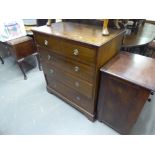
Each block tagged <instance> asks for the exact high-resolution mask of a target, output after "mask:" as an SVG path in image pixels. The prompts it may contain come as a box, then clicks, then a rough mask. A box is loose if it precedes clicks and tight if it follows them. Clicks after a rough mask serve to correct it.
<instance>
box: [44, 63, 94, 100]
mask: <svg viewBox="0 0 155 155" xmlns="http://www.w3.org/2000/svg"><path fill="white" fill-rule="evenodd" d="M43 70H44V72H45V74H47V75H48V76H49V77H51V78H55V79H57V80H59V81H61V82H62V83H64V84H65V85H67V86H69V87H71V88H73V89H74V90H76V91H78V92H80V93H81V94H83V95H85V96H87V97H88V98H92V97H93V85H92V84H91V83H89V82H86V81H84V80H82V79H80V78H78V77H76V76H73V75H71V74H68V73H67V72H64V71H62V70H60V69H58V68H56V67H55V66H52V65H49V64H43Z"/></svg>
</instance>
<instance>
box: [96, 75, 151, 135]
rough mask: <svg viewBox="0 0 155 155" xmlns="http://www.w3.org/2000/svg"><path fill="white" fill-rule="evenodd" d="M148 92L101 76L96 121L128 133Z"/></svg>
mask: <svg viewBox="0 0 155 155" xmlns="http://www.w3.org/2000/svg"><path fill="white" fill-rule="evenodd" d="M148 96H149V91H148V90H146V89H144V88H142V87H139V86H137V85H134V84H132V83H129V82H126V81H123V80H121V79H118V78H115V77H112V76H110V75H107V74H102V78H101V87H100V92H99V102H98V108H97V111H98V120H100V121H104V122H106V123H107V124H108V125H110V126H111V127H112V128H114V129H115V130H117V131H119V132H120V133H128V132H129V131H130V129H131V128H132V126H133V125H134V123H135V122H136V120H137V118H138V115H139V113H140V112H141V109H142V108H143V105H144V103H145V102H146V100H147V98H148Z"/></svg>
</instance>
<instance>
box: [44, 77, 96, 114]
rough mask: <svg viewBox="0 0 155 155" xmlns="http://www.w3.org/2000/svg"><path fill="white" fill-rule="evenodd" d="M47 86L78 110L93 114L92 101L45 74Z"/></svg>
mask: <svg viewBox="0 0 155 155" xmlns="http://www.w3.org/2000/svg"><path fill="white" fill-rule="evenodd" d="M45 77H46V80H47V85H48V87H49V88H52V89H53V90H54V91H56V92H58V93H59V94H60V95H61V96H60V97H62V98H65V99H66V100H69V101H71V102H72V104H73V105H77V106H78V108H82V109H84V110H86V111H88V112H89V113H92V114H93V112H94V102H93V100H92V99H90V98H87V97H86V96H84V95H83V94H81V93H79V92H78V91H76V90H74V89H72V88H70V87H68V86H67V85H66V84H64V83H62V82H61V81H59V80H58V79H55V78H54V77H51V76H49V75H47V74H45Z"/></svg>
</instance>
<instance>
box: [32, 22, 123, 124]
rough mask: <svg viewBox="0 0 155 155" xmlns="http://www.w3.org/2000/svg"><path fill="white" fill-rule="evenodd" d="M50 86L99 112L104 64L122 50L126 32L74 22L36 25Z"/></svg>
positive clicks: (90, 111)
mask: <svg viewBox="0 0 155 155" xmlns="http://www.w3.org/2000/svg"><path fill="white" fill-rule="evenodd" d="M33 33H34V38H35V42H36V44H37V48H38V52H39V54H40V57H41V63H42V67H43V71H44V75H45V79H46V82H47V90H48V92H50V93H53V94H55V95H57V96H58V97H60V98H61V99H63V100H64V101H66V102H67V103H69V104H70V105H72V106H73V107H75V108H76V109H78V110H79V111H81V112H82V113H84V114H85V115H86V116H87V117H88V118H89V119H90V120H92V121H93V120H94V118H95V116H96V103H97V93H98V85H99V74H100V71H99V70H100V68H101V66H102V65H104V64H105V63H106V62H107V61H108V60H110V59H111V58H112V57H113V56H114V55H116V53H117V52H118V51H119V50H120V47H121V43H122V38H123V33H124V31H120V30H117V31H116V30H110V35H109V36H102V27H97V26H91V25H84V24H78V23H71V22H59V23H54V24H52V25H51V26H50V27H48V26H41V27H37V28H34V29H33Z"/></svg>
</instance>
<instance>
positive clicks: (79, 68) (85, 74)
mask: <svg viewBox="0 0 155 155" xmlns="http://www.w3.org/2000/svg"><path fill="white" fill-rule="evenodd" d="M39 51H40V57H41V62H42V63H49V64H52V65H54V66H56V67H57V68H59V69H62V70H64V71H66V72H68V73H71V74H72V75H74V76H77V77H79V78H81V79H83V80H86V81H88V82H90V83H93V80H94V75H95V73H94V72H95V68H94V67H92V66H88V65H85V64H82V63H79V62H77V61H73V60H69V59H66V58H64V57H60V56H58V55H56V54H54V53H52V52H49V51H47V50H45V49H43V48H40V50H39Z"/></svg>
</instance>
